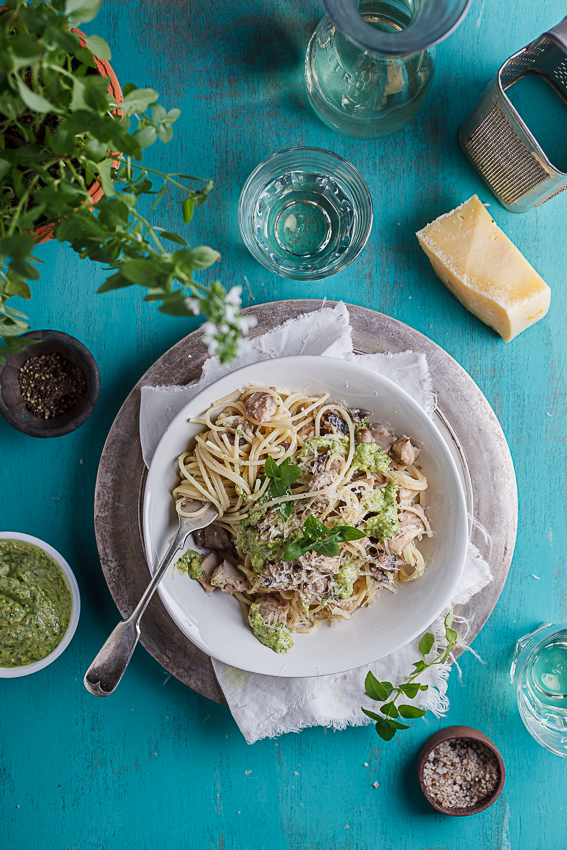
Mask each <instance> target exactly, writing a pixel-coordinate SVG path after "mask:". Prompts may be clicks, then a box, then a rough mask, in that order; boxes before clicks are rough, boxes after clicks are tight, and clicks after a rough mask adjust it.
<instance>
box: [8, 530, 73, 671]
mask: <svg viewBox="0 0 567 850" xmlns="http://www.w3.org/2000/svg"><path fill="white" fill-rule="evenodd" d="M80 609H81V600H80V596H79V588H78V586H77V580H76V579H75V576H74V575H73V572H72V570H71V567H70V566H69V564H68V563H67V561H66V560H65V559H64V558H63V557H62V556H61V555H60V554H59V552H57V551H56V550H55V549H54V548H53V546H50V545H49V543H44V541H43V540H39V538H37V537H32V536H31V535H30V534H22V533H20V532H18V531H0V678H4V679H13V678H16V677H18V676H29V675H30V674H31V673H36V672H37V671H38V670H42V669H43V668H44V667H47V666H48V665H49V664H51V663H52V662H53V661H55V659H56V658H58V657H59V656H60V655H61V653H62V652H63V651H64V650H65V649H66V648H67V646H68V645H69V643H70V642H71V639H72V637H73V635H74V634H75V629H76V628H77V623H78V622H79V613H80Z"/></svg>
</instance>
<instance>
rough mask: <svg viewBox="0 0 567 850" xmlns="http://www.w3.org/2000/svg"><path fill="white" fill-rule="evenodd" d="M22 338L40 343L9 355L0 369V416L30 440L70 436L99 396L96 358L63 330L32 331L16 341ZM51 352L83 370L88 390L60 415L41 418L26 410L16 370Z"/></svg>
mask: <svg viewBox="0 0 567 850" xmlns="http://www.w3.org/2000/svg"><path fill="white" fill-rule="evenodd" d="M23 339H39V340H41V342H37V343H35V344H34V345H30V346H29V348H26V349H25V350H24V351H20V353H19V354H12V355H10V356H9V357H7V358H6V362H5V363H4V364H3V365H2V366H0V413H1V414H2V416H3V417H4V419H5V420H6V422H9V423H10V425H12V427H13V428H16V429H17V430H18V431H22V432H23V433H24V434H28V435H29V436H30V437H62V436H63V435H64V434H70V433H71V431H75V430H76V429H77V428H79V427H80V426H81V425H82V424H83V423H84V422H86V421H87V419H88V418H89V416H90V415H91V413H92V412H93V410H94V409H95V407H96V403H97V401H98V397H99V395H100V375H99V371H98V366H97V365H96V362H95V359H94V357H93V356H92V354H91V353H90V351H89V350H88V348H85V346H84V345H83V343H82V342H79V340H78V339H75V337H72V336H69V334H66V333H63V332H62V331H49V330H47V331H31V332H30V333H27V334H24V335H23V336H21V337H18V340H23ZM53 353H58V354H61V355H63V357H66V358H67V360H69V361H70V362H71V363H73V364H74V365H75V366H79V367H80V368H81V369H82V370H83V372H84V374H85V378H86V379H87V391H86V393H85V395H84V396H83V398H81V399H79V401H77V403H76V404H74V405H73V407H71V408H70V409H69V410H68V411H67V412H66V413H63V414H62V415H61V416H54V417H53V419H40V418H39V417H38V416H34V414H33V413H31V412H30V411H29V410H28V409H27V407H26V403H25V401H24V399H23V397H22V392H21V389H20V381H19V371H20V368H21V366H22V365H23V364H24V363H25V361H26V360H28V359H29V358H30V357H38V356H39V355H41V354H53Z"/></svg>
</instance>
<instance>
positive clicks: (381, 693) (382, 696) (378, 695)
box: [364, 670, 392, 702]
mask: <svg viewBox="0 0 567 850" xmlns="http://www.w3.org/2000/svg"><path fill="white" fill-rule="evenodd" d="M364 690H365V691H366V695H367V696H369V697H370V699H373V700H376V702H385V701H386V700H387V699H388V697H389V696H390V694H391V693H392V685H391V684H390V682H380V681H378V679H377V678H376V676H375V675H374V673H373V672H372V671H371V670H369V671H368V673H367V674H366V679H365V680H364Z"/></svg>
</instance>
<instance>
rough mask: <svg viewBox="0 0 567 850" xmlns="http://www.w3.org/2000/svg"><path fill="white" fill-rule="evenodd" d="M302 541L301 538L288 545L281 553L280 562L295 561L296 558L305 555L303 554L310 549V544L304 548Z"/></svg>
mask: <svg viewBox="0 0 567 850" xmlns="http://www.w3.org/2000/svg"><path fill="white" fill-rule="evenodd" d="M303 541H304V538H303V537H301V538H300V539H299V540H295V541H294V542H293V543H290V544H289V546H288V547H287V549H286V550H285V552H284V553H283V558H282V561H295V560H296V559H297V558H301V556H302V555H305V553H306V552H307V551H308V550H309V549H310V548H311V544H310V543H308V544H307V546H306V545H305V544H304V542H303Z"/></svg>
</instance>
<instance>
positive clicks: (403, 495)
mask: <svg viewBox="0 0 567 850" xmlns="http://www.w3.org/2000/svg"><path fill="white" fill-rule="evenodd" d="M418 495H419V490H409V489H408V488H407V487H400V489H399V490H398V503H399V505H400V507H401V508H407V507H409V505H412V504H413V503H414V501H415V498H416V496H418Z"/></svg>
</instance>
